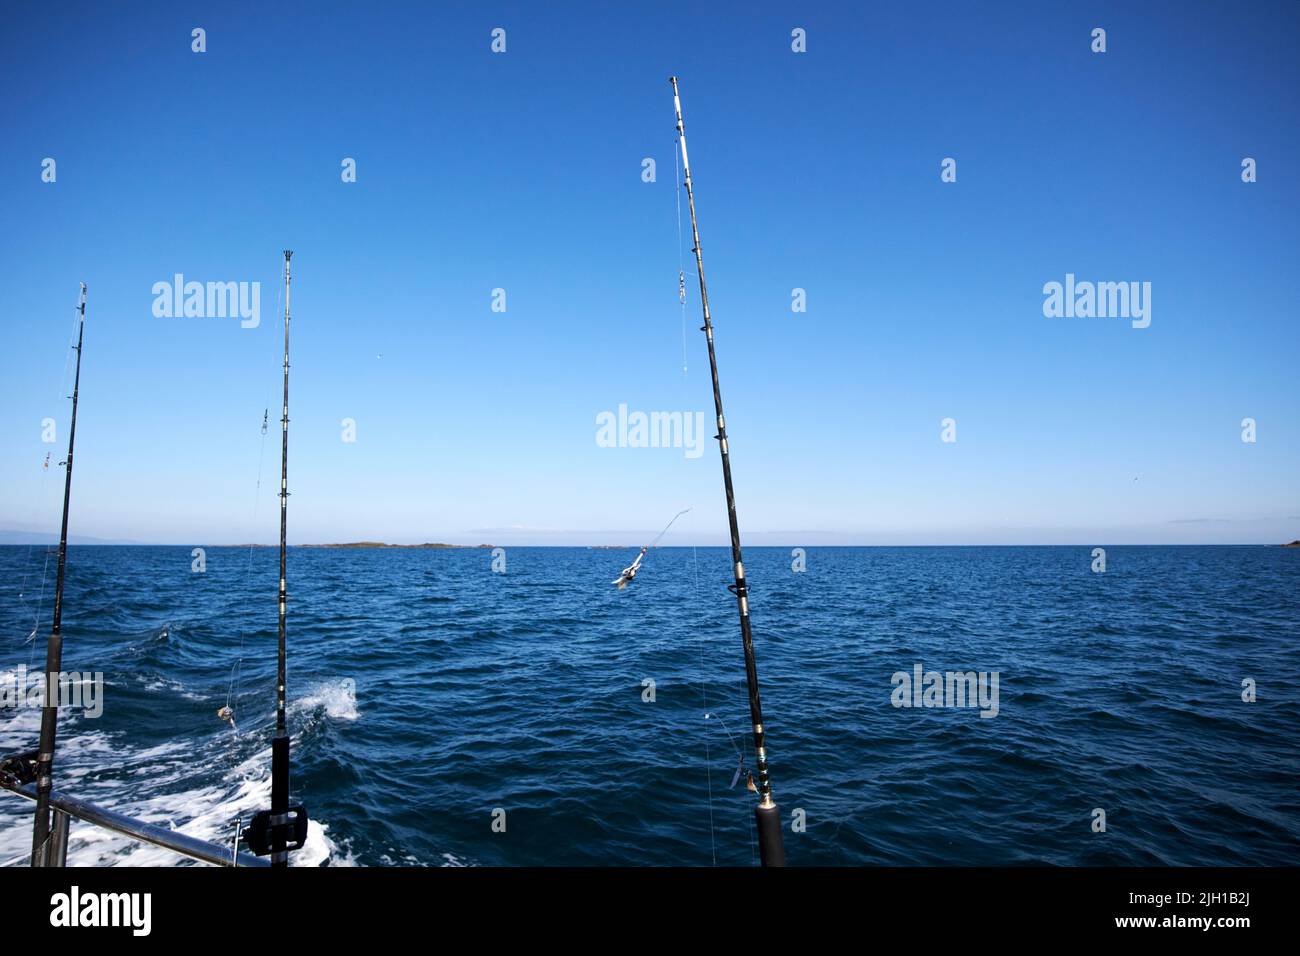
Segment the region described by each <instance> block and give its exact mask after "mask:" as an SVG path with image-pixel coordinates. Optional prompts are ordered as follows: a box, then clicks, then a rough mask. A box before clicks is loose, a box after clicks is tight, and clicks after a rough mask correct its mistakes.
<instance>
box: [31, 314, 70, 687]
mask: <svg viewBox="0 0 1300 956" xmlns="http://www.w3.org/2000/svg"><path fill="white" fill-rule="evenodd" d="M80 318H81V313H80V311H79V310H78V309H76V308H74V309H73V318H72V325H71V328H70V329H69V330H68V346H67V349H66V350H65V351H64V353H63V373H62V374H61V375H60V376H59V382H58V386H59V388H58V392H57V394H56V396H55V401H56V402H61V401H63V400H64V399H65V398H71V397H72V396H70V395H68V394H67V391H68V366H69V365H70V364H71V363H72V352H73V350H74V349H75V348H76V346H75V345H73V342H74V341H75V340H76V331H77V324H78V322H79V321H80ZM45 458H46V460H47V462H48V460H49V458H50V455H49V453H46V455H45ZM43 473H44V474H46V475H48V474H49V472H48V471H45V472H43ZM34 546H35V543H34V542H33V543H29V544H28V545H27V557H26V558H25V559H24V560H23V583H22V585H21V586H20V587H19V590H18V600H19V602H20V603H22V604H26V603H27V601H26V598H25V597H24V595H25V594H26V591H27V578H28V574H29V571H30V568H31V560H32V548H33V547H34ZM44 548H45V563H44V566H43V567H42V568H41V590H40V592H39V594H38V595H37V599H36V612H35V613H34V614H33V615H32V629H31V632H30V633H29V634H28V635H27V637H26V638H24V639H23V643H24V644H30V645H31V650H30V651H29V652H28V654H27V668H28V670H31V666H32V662H33V661H34V660H35V659H36V631H37V629H38V628H39V627H40V626H41V608H43V607H44V606H45V584H46V580H47V579H48V577H49V572H50V547H49V545H48V544H47V545H44Z"/></svg>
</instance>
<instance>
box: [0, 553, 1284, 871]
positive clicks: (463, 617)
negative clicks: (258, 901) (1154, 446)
mask: <svg viewBox="0 0 1300 956" xmlns="http://www.w3.org/2000/svg"><path fill="white" fill-rule="evenodd" d="M1104 551H1105V553H1104V560H1105V563H1104V570H1099V569H1098V560H1097V555H1096V553H1095V550H1094V546H1092V545H1089V546H1079V547H917V548H910V547H899V548H889V547H869V548H847V547H846V548H836V547H808V548H805V549H793V548H752V549H749V550H747V551H746V554H745V564H746V570H747V576H748V578H749V584H750V597H751V600H750V605H751V612H752V621H753V629H754V646H755V649H756V654H757V663H758V675H759V682H760V687H761V693H762V707H763V718H764V725H765V729H766V732H767V750H768V756H769V762H770V767H771V779H772V782H773V788H774V791H773V792H774V796H775V799H776V802H777V805H778V807H779V808H780V812H781V815H782V819H783V821H784V840H785V846H786V854H787V858H788V861H789V863H790V864H791V865H795V866H799V865H802V866H913V865H919V866H940V865H958V866H964V865H1028V864H1048V865H1061V866H1073V865H1086V866H1098V865H1120V866H1147V865H1166V864H1167V865H1178V866H1182V865H1202V864H1220V865H1241V866H1247V865H1266V864H1272V865H1278V864H1281V865H1288V864H1290V865H1294V864H1296V863H1297V862H1300V548H1290V549H1287V548H1282V547H1265V546H1242V547H1229V546H1223V547H1219V546H1216V547H1154V546H1153V547H1137V546H1112V547H1104ZM635 553H636V549H633V548H629V549H604V548H551V547H547V548H526V547H520V548H505V549H503V550H501V551H496V552H494V551H492V550H489V549H473V548H467V549H449V548H448V549H433V548H419V549H397V548H346V549H335V548H308V547H293V548H290V549H289V555H288V589H289V602H288V624H287V631H288V691H287V693H288V699H289V707H288V724H289V730H290V733H291V738H292V797H293V801H294V802H300V803H303V804H305V805H306V807H307V808H308V812H309V814H310V816H311V820H312V823H311V827H310V832H309V837H308V841H307V844H306V846H305V847H303V848H302V849H301V850H298V851H296V852H295V854H294V857H293V862H294V864H295V865H298V866H320V865H330V866H566V865H567V866H715V865H716V866H750V865H754V864H755V863H756V862H757V859H758V850H757V846H756V843H755V833H754V826H753V807H754V801H755V797H754V795H753V794H752V793H751V792H749V790H748V789H747V787H746V780H747V777H748V774H749V772H751V771H752V770H753V769H754V760H753V742H752V736H751V733H750V730H751V724H750V714H749V705H748V697H747V694H746V689H745V667H744V657H743V650H742V645H741V638H740V630H739V625H738V618H737V608H736V601H735V598H734V597H733V596H732V595H731V594H730V593H729V592H728V590H727V585H728V584H729V583H731V567H730V559H729V552H728V551H727V549H725V548H712V547H700V548H691V547H663V548H656V549H654V550H653V551H651V552H650V553H649V555H648V556H647V558H646V560H645V562H644V564H643V566H642V570H641V573H640V574H639V575H638V576H637V578H636V579H635V581H633V582H632V584H631V585H630V586H629V587H628V588H627V589H626V590H623V591H620V590H618V589H616V588H614V587H612V586H611V581H612V580H613V579H614V578H615V577H616V576H617V575H618V572H619V571H620V569H622V568H623V567H624V566H625V565H627V564H629V563H630V562H631V560H632V558H633V557H634V556H635ZM277 564H278V554H277V550H276V549H275V548H266V547H257V548H247V547H244V548H239V547H207V548H204V549H203V551H202V553H201V554H196V552H195V549H194V548H192V547H188V546H186V547H134V546H90V545H74V546H71V547H70V548H69V550H68V561H67V583H66V591H65V603H64V610H63V632H64V638H65V651H64V659H63V669H64V670H65V671H67V672H70V673H71V672H78V673H79V674H80V675H81V677H80V679H81V681H82V685H79V686H81V687H82V690H83V692H84V694H83V697H82V699H81V704H82V706H81V707H79V708H78V707H71V708H69V709H66V710H65V711H63V712H62V716H61V718H60V724H59V740H58V752H57V760H56V764H55V787H56V789H58V790H61V791H64V792H66V793H68V794H71V795H74V796H76V797H80V798H82V799H85V800H89V801H91V802H94V803H97V804H100V805H102V806H104V807H107V808H109V809H112V810H116V811H118V812H121V813H126V814H129V815H133V816H137V817H141V818H143V819H145V820H148V821H151V822H154V823H157V824H160V825H164V826H169V827H174V828H177V829H180V830H183V831H185V832H186V833H190V834H193V835H195V836H199V837H202V838H205V839H209V840H212V841H217V842H220V843H223V844H226V845H228V844H229V843H230V841H231V838H232V836H233V835H234V832H235V829H234V828H235V826H236V821H237V820H241V819H242V820H243V821H245V822H247V820H248V819H249V817H250V816H251V815H252V814H253V813H255V812H256V811H258V810H260V809H263V808H266V807H268V806H269V800H270V782H269V780H270V776H269V775H270V741H271V737H272V735H273V732H274V706H275V688H274V675H275V663H276V638H277V604H276V592H277V584H278V575H277V571H278V568H277ZM55 565H56V557H55V554H54V549H53V548H51V547H48V546H45V545H33V546H26V545H20V546H5V547H0V582H2V584H0V587H2V591H0V691H2V690H3V688H4V682H6V681H7V682H8V684H9V685H10V686H11V687H17V685H18V676H19V675H21V674H22V673H23V670H24V669H26V670H27V671H28V672H32V671H39V670H40V669H41V667H42V666H43V663H44V657H45V641H46V635H47V633H48V631H49V628H50V621H51V604H52V597H53V591H54V569H55ZM950 674H951V675H952V677H951V678H950V677H949V675H950ZM100 680H102V692H101V693H100V695H99V696H98V697H97V698H96V699H95V700H94V701H93V702H91V701H90V699H89V697H90V696H94V694H93V693H91V691H92V690H93V688H94V687H96V686H101V685H97V684H96V681H100ZM963 690H968V691H969V693H966V694H963V693H962V691H963ZM86 695H89V696H86ZM17 696H18V695H16V694H11V695H10V700H9V702H8V704H7V705H6V706H5V707H3V708H0V754H2V753H13V752H16V751H21V750H24V749H28V748H34V747H35V746H36V743H37V737H38V730H39V722H40V711H39V709H38V708H36V707H33V706H28V705H27V704H26V703H24V702H23V701H19V700H16V699H13V698H16V697H17ZM225 706H230V708H231V710H232V711H233V714H234V720H233V724H232V723H231V722H228V721H224V720H222V719H220V718H219V717H218V710H220V709H221V708H222V707H225ZM738 771H739V774H738ZM32 807H33V804H32V803H31V802H30V801H28V800H26V799H23V798H20V797H17V796H14V795H12V794H9V793H5V792H2V791H0V864H4V865H24V864H25V863H26V862H27V857H26V854H27V852H28V850H29V848H30V840H31V836H30V832H31V816H32ZM69 862H70V863H72V864H74V865H87V866H92V865H93V866H107V865H117V866H141V865H172V864H177V863H183V862H185V861H183V860H181V859H180V858H178V857H176V856H175V855H174V854H172V853H170V852H169V851H166V850H162V849H159V848H156V847H151V846H144V845H140V844H136V843H133V842H131V841H128V840H126V839H122V838H118V837H114V836H112V835H110V834H107V833H105V832H103V831H100V830H97V829H96V828H93V827H91V826H89V825H87V824H83V823H79V822H74V823H73V825H72V831H71V841H70V849H69Z"/></svg>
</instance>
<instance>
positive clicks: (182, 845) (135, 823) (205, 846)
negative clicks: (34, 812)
mask: <svg viewBox="0 0 1300 956" xmlns="http://www.w3.org/2000/svg"><path fill="white" fill-rule="evenodd" d="M5 790H7V791H9V792H10V793H16V794H18V795H19V796H21V797H26V798H27V799H28V800H35V799H36V785H35V784H31V783H29V784H25V785H18V784H15V783H13V782H12V781H6V780H4V779H3V778H0V792H3V791H5ZM50 806H51V807H52V808H53V810H54V827H53V829H52V831H51V833H50V840H49V843H47V844H46V847H47V850H46V853H47V854H48V857H49V858H48V860H47V865H50V866H65V865H66V864H67V858H68V824H69V822H70V821H71V820H72V818H74V817H75V818H76V819H78V820H81V821H82V822H83V823H89V824H92V825H93V826H97V827H101V828H103V829H105V830H108V831H110V832H112V833H116V834H118V835H120V836H124V837H129V838H130V839H132V840H139V841H140V842H142V843H151V844H153V845H154V846H160V847H162V848H163V849H166V850H171V851H172V852H173V853H179V854H180V855H181V856H184V857H188V858H190V859H191V860H198V861H199V862H200V863H210V864H212V865H213V866H270V865H271V862H270V860H266V859H263V858H261V857H258V856H253V855H252V854H251V853H238V852H236V851H235V849H234V846H233V841H232V846H228V847H226V846H222V845H221V844H219V843H211V842H209V841H207V840H200V839H199V838H198V837H192V836H190V835H189V834H186V833H181V832H180V831H178V830H169V829H167V828H166V827H160V826H157V825H156V824H153V823H145V822H144V821H143V820H137V819H135V818H134V817H128V816H126V815H125V814H122V813H117V812H115V811H113V810H106V809H104V808H103V807H98V806H96V805H95V804H93V803H87V802H86V801H85V800H79V799H77V798H76V797H70V796H68V795H67V794H64V793H59V792H57V791H54V792H52V793H51V794H50Z"/></svg>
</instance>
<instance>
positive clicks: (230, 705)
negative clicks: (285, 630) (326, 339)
mask: <svg viewBox="0 0 1300 956" xmlns="http://www.w3.org/2000/svg"><path fill="white" fill-rule="evenodd" d="M276 285H277V286H279V283H276ZM283 296H284V289H283V288H280V289H279V291H278V292H277V294H276V297H275V298H276V301H275V311H276V315H277V316H279V315H280V314H281V313H280V303H281V302H282V301H283ZM283 321H284V320H283V318H281V319H280V322H283ZM274 328H276V329H279V328H280V325H279V324H277V325H276V326H275V327H274ZM271 344H272V345H274V346H275V347H276V348H275V350H274V351H273V352H272V353H271V364H272V369H273V370H274V367H275V359H276V357H277V356H278V355H279V343H278V341H277V338H276V336H274V335H273V336H271ZM270 383H271V379H270V377H269V376H268V378H267V385H266V405H265V407H264V408H263V409H262V437H261V441H260V443H259V446H258V452H257V485H256V488H255V489H254V491H253V514H252V517H251V519H250V524H251V527H252V529H253V532H254V535H255V534H256V529H257V509H258V505H259V504H260V503H261V499H262V467H263V465H264V464H265V461H266V435H267V431H268V420H269V416H270V413H271V384H270ZM256 547H257V544H256V542H255V541H253V540H251V536H250V540H249V544H248V565H247V568H246V569H245V572H244V585H245V587H247V586H248V584H249V583H250V582H251V581H252V579H253V551H254V549H255V548H256ZM247 633H248V629H247V628H246V627H244V626H243V625H242V624H241V625H240V628H239V654H238V656H237V657H236V658H235V663H234V664H232V665H231V667H230V680H229V682H228V683H227V685H226V706H225V707H223V708H222V709H221V710H219V711H218V712H217V713H218V715H219V716H220V715H224V716H222V719H223V720H229V721H230V728H231V730H234V729H235V718H234V715H235V707H234V705H235V702H237V701H238V700H239V682H240V679H241V678H242V677H243V671H244V641H245V638H246V636H247Z"/></svg>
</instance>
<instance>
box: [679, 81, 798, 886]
mask: <svg viewBox="0 0 1300 956" xmlns="http://www.w3.org/2000/svg"><path fill="white" fill-rule="evenodd" d="M668 82H670V83H671V84H672V86H673V107H674V109H675V110H676V111H677V137H678V139H679V140H680V141H681V147H682V169H683V171H684V172H685V175H686V183H685V185H686V201H687V204H688V205H689V206H690V210H691V239H692V241H693V243H694V247H693V248H692V250H691V251H692V252H694V253H695V270H696V272H697V273H698V274H699V277H700V305H701V306H702V308H703V309H704V324H703V325H702V326H700V331H701V332H703V333H704V337H705V339H707V341H708V343H709V369H710V370H711V372H712V374H713V408H714V410H715V411H716V412H717V415H718V434H717V435H715V436H714V437H715V438H716V439H717V440H718V449H719V451H720V452H721V454H722V483H723V485H725V486H726V490H727V520H728V521H729V522H730V524H731V561H732V564H733V565H734V568H735V573H736V583H735V584H733V585H729V586H728V590H730V591H731V592H732V593H733V594H734V595H736V605H737V607H738V608H739V610H740V639H741V643H742V644H744V647H745V682H746V684H747V685H748V687H749V716H750V720H751V722H752V724H753V728H754V751H755V761H756V763H757V769H758V798H759V800H758V805H757V806H756V807H755V808H754V815H755V818H756V820H757V823H758V849H759V855H760V857H761V858H762V862H763V865H764V866H785V846H784V844H783V843H782V840H781V815H780V812H779V811H778V810H777V808H776V802H775V801H774V800H773V799H772V782H771V779H770V778H769V776H768V770H767V749H766V746H765V745H764V734H763V707H762V704H761V703H760V702H759V698H758V664H757V663H756V662H755V660H754V637H753V632H752V631H751V629H750V624H749V588H748V586H747V585H746V584H745V563H744V561H743V560H742V558H741V554H740V525H739V524H738V523H737V521H736V493H735V489H734V488H733V487H732V484H731V454H730V451H729V450H728V448H727V424H726V419H725V418H724V417H723V415H722V390H721V388H720V387H719V385H718V359H717V356H716V355H715V354H714V350H713V318H712V316H710V315H709V293H708V289H707V288H705V285H704V258H703V256H702V254H701V252H700V228H699V224H698V223H697V222H696V219H695V187H694V184H693V183H692V181H691V163H690V160H689V159H688V158H687V156H686V128H685V127H684V126H683V125H682V101H681V97H680V96H679V95H678V93H677V77H675V76H672V77H669V78H668Z"/></svg>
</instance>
